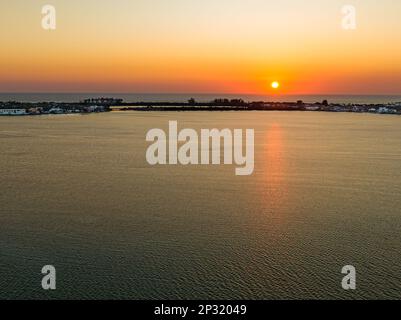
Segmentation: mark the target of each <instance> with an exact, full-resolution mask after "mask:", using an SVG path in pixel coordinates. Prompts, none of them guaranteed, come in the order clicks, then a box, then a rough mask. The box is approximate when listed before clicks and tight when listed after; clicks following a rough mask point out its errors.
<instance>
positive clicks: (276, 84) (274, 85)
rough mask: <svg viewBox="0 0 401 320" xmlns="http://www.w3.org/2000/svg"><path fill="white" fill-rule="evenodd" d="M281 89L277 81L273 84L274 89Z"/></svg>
mask: <svg viewBox="0 0 401 320" xmlns="http://www.w3.org/2000/svg"><path fill="white" fill-rule="evenodd" d="M279 87H280V83H278V82H277V81H274V82H272V88H273V89H278V88H279Z"/></svg>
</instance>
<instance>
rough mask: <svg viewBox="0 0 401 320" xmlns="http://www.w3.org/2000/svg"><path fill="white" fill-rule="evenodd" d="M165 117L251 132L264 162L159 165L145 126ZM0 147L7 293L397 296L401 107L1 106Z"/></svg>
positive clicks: (0, 259) (0, 237) (1, 293)
mask: <svg viewBox="0 0 401 320" xmlns="http://www.w3.org/2000/svg"><path fill="white" fill-rule="evenodd" d="M169 120H178V121H179V127H181V128H184V127H191V128H195V129H199V130H200V129H201V128H214V127H217V128H226V127H227V128H244V129H245V128H254V129H255V132H256V136H255V143H256V147H255V156H256V164H255V172H254V174H253V175H252V176H249V177H238V176H235V172H234V166H189V167H184V166H164V167H150V166H149V165H148V164H147V163H146V160H145V151H146V148H147V143H146V142H145V135H146V132H147V131H148V130H149V129H152V128H163V129H166V130H167V126H168V121H169ZM0 149H1V154H0V176H1V184H0V204H1V206H0V298H2V299H4V298H23V299H27V298H40V299H47V298H67V299H77V298H79V299H93V298H110V299H117V298H122V299H156V298H157V299H167V298H170V299H175V298H177V299H180V298H186V299H192V298H199V299H208V298H213V299H242V298H244V299H287V298H296V299H300V298H339V299H350V298H355V299H356V298H358V299H361V298H401V232H400V230H401V197H400V194H401V117H398V116H381V115H370V114H331V113H306V112H303V113H298V112H293V113H288V112H224V113H219V112H212V113H210V112H188V113H169V112H165V113H157V112H155V113H137V112H125V113H119V112H115V113H114V112H113V113H108V114H93V115H83V116H81V115H72V116H70V115H65V116H38V117H17V118H9V117H0ZM46 264H52V265H54V266H55V267H56V268H57V276H58V278H57V280H58V282H57V286H58V287H57V290H56V291H54V292H44V291H43V290H42V289H41V285H40V283H41V273H40V270H41V268H42V266H43V265H46ZM348 264H351V265H354V266H355V267H356V268H357V270H358V290H357V291H356V292H346V291H343V290H342V289H341V279H342V275H341V268H342V267H343V266H344V265H348Z"/></svg>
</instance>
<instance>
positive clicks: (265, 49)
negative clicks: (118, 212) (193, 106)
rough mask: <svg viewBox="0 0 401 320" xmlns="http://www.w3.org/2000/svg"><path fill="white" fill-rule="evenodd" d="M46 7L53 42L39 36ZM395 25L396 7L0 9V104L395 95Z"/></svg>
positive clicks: (32, 2)
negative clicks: (59, 96) (61, 97)
mask: <svg viewBox="0 0 401 320" xmlns="http://www.w3.org/2000/svg"><path fill="white" fill-rule="evenodd" d="M45 4H52V5H54V6H55V7H56V9H57V30H56V31H45V30H43V29H42V28H41V18H42V16H41V8H42V5H45ZM344 4H352V5H355V6H356V8H357V18H358V20H357V23H358V27H357V30H355V31H344V30H343V29H342V28H341V19H342V15H341V7H342V6H343V5H344ZM400 13H401V1H394V0H381V1H377V0H350V1H348V0H325V1H322V0H302V1H301V0H277V1H271V0H202V1H198V0H47V1H38V0H0V40H1V50H0V92H101V91H103V92H137V93H139V92H157V93H163V92H166V93H169V92H170V93H254V94H269V93H271V91H272V89H271V88H270V83H271V82H272V81H274V80H277V81H280V83H281V85H282V86H281V89H280V92H281V93H285V94H401V19H400V17H401V15H400Z"/></svg>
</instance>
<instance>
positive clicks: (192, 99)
mask: <svg viewBox="0 0 401 320" xmlns="http://www.w3.org/2000/svg"><path fill="white" fill-rule="evenodd" d="M188 103H189V104H190V105H194V104H195V103H196V100H195V99H194V98H191V99H189V100H188Z"/></svg>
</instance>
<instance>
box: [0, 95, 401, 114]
mask: <svg viewBox="0 0 401 320" xmlns="http://www.w3.org/2000/svg"><path fill="white" fill-rule="evenodd" d="M110 111H316V112H318V111H319V112H356V113H379V114H398V115H401V102H397V103H384V104H352V103H343V104H341V103H329V102H328V101H327V100H324V101H322V102H315V103H304V102H303V101H296V102H266V101H252V102H246V101H244V100H242V99H231V100H229V99H215V100H213V101H210V102H197V101H195V100H194V99H190V100H189V101H187V102H157V101H156V102H144V101H142V102H124V101H123V100H122V99H114V98H93V99H87V100H83V101H80V102H76V103H67V102H31V103H27V102H17V101H7V102H0V115H41V114H70V113H93V112H110Z"/></svg>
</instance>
